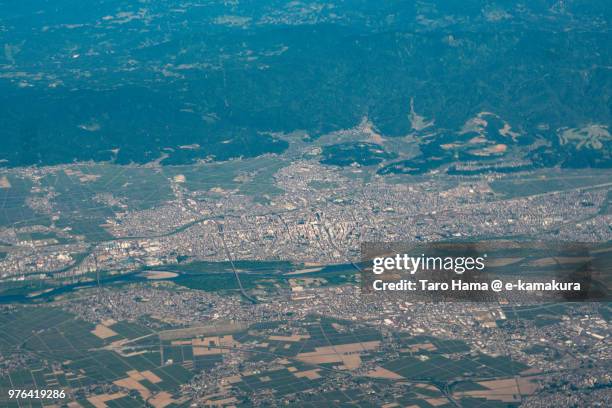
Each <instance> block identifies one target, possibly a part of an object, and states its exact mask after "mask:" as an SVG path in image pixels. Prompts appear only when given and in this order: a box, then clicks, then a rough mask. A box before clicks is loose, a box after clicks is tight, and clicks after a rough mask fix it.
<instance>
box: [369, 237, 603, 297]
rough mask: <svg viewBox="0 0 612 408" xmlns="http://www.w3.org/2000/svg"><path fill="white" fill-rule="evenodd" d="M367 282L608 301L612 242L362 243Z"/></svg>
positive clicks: (430, 293)
mask: <svg viewBox="0 0 612 408" xmlns="http://www.w3.org/2000/svg"><path fill="white" fill-rule="evenodd" d="M361 252H362V261H361V269H362V275H361V278H362V290H363V291H364V292H366V293H379V294H386V295H390V294H395V295H400V296H402V297H409V298H411V299H413V300H419V301H434V302H435V301H455V300H456V301H507V302H510V301H609V300H610V299H611V298H610V291H609V288H610V282H609V279H610V276H611V274H610V269H611V267H612V245H610V244H591V243H589V244H587V243H559V242H544V241H538V242H533V241H529V242H520V241H509V240H498V241H477V242H443V243H440V242H438V243H427V244H422V243H408V242H393V243H364V244H362V247H361Z"/></svg>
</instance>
